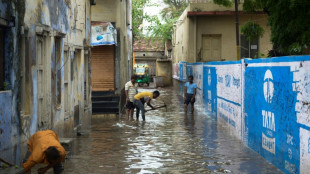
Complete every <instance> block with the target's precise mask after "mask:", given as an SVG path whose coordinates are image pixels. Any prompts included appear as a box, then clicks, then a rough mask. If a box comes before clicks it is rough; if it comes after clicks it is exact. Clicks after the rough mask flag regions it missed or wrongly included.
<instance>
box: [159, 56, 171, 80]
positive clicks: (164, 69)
mask: <svg viewBox="0 0 310 174" xmlns="http://www.w3.org/2000/svg"><path fill="white" fill-rule="evenodd" d="M171 67H172V62H171V61H170V60H157V61H156V76H162V77H163V81H164V86H171V85H172V69H171Z"/></svg>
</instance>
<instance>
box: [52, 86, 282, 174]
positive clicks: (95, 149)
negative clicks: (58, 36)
mask: <svg viewBox="0 0 310 174" xmlns="http://www.w3.org/2000/svg"><path fill="white" fill-rule="evenodd" d="M144 90H145V89H144ZM160 93H161V97H160V98H159V99H158V100H157V101H155V102H157V103H158V104H159V103H161V102H165V103H166V104H167V105H168V108H167V112H166V110H165V109H160V110H154V111H150V112H147V113H146V122H142V121H126V119H125V116H122V117H118V116H113V115H111V116H103V115H94V116H93V118H92V129H91V131H90V132H89V133H88V134H85V135H82V136H80V137H78V138H76V139H75V140H74V145H73V148H72V152H70V155H69V156H68V158H69V159H67V160H66V162H65V173H79V174H84V173H91V174H97V173H98V174H100V173H251V174H255V173H281V172H280V171H279V170H278V169H277V168H276V167H274V166H273V165H271V164H270V163H268V162H267V161H266V160H265V159H263V158H262V157H261V156H259V155H258V154H257V153H255V152H254V151H252V150H250V149H249V148H247V147H245V146H244V144H243V143H242V142H241V141H240V140H238V139H237V138H234V137H232V136H231V135H229V134H228V133H227V131H226V130H225V125H221V124H218V123H217V121H216V120H215V118H214V117H210V116H207V115H204V114H202V113H200V112H195V114H194V116H191V115H190V114H188V116H184V112H183V105H182V101H183V100H182V99H181V98H180V97H179V95H178V92H177V91H174V90H173V88H165V89H161V90H160ZM140 117H141V116H140ZM50 172H52V171H50Z"/></svg>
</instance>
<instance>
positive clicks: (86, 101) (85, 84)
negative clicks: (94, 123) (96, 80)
mask: <svg viewBox="0 0 310 174" xmlns="http://www.w3.org/2000/svg"><path fill="white" fill-rule="evenodd" d="M88 57H89V55H88V51H87V50H85V51H84V106H86V107H87V106H88V90H89V88H88Z"/></svg>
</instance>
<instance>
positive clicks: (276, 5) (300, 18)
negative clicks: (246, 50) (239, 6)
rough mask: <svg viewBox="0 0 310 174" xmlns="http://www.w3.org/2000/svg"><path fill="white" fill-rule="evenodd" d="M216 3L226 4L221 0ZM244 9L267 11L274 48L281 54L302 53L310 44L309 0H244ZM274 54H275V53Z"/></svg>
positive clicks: (274, 51) (215, 0) (275, 51)
mask: <svg viewBox="0 0 310 174" xmlns="http://www.w3.org/2000/svg"><path fill="white" fill-rule="evenodd" d="M213 1H214V3H217V4H221V5H225V3H223V2H221V1H229V0H213ZM243 9H244V11H248V12H254V11H262V10H263V11H265V12H266V13H267V14H268V16H269V17H268V25H269V26H270V29H271V41H272V43H273V47H274V50H273V51H271V53H280V54H281V55H293V54H302V51H303V49H307V48H309V46H310V29H309V24H310V12H309V9H310V1H309V0H281V1H275V0H244V4H243ZM273 56H274V55H273Z"/></svg>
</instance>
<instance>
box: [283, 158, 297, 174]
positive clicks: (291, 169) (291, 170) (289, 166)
mask: <svg viewBox="0 0 310 174" xmlns="http://www.w3.org/2000/svg"><path fill="white" fill-rule="evenodd" d="M285 170H287V171H288V172H289V173H296V172H295V164H291V163H290V162H288V161H286V160H285Z"/></svg>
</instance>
